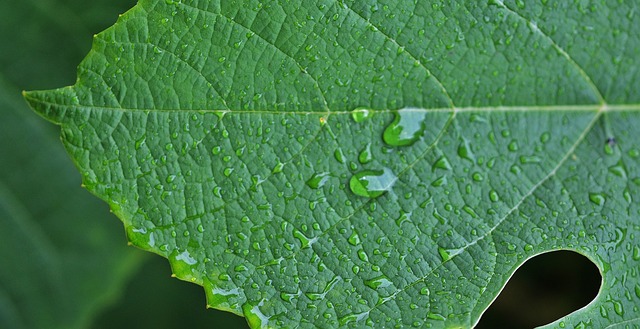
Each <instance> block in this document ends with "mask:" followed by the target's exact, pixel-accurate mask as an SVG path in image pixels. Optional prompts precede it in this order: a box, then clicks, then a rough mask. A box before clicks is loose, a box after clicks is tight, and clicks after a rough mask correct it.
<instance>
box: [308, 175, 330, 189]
mask: <svg viewBox="0 0 640 329" xmlns="http://www.w3.org/2000/svg"><path fill="white" fill-rule="evenodd" d="M327 180H329V173H328V172H321V173H315V174H313V176H311V178H309V179H308V180H307V186H309V187H310V188H313V189H319V188H321V187H323V186H324V184H326V183H327Z"/></svg>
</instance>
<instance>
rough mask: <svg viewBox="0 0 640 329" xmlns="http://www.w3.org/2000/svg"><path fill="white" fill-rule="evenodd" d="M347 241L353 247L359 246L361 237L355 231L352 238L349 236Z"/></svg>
mask: <svg viewBox="0 0 640 329" xmlns="http://www.w3.org/2000/svg"><path fill="white" fill-rule="evenodd" d="M347 241H349V243H350V244H351V245H352V246H357V245H359V244H360V236H358V232H356V231H353V233H351V236H349V239H347Z"/></svg>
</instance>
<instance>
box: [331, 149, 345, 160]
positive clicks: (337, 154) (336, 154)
mask: <svg viewBox="0 0 640 329" xmlns="http://www.w3.org/2000/svg"><path fill="white" fill-rule="evenodd" d="M333 156H334V157H335V158H336V160H337V161H338V162H340V163H344V154H342V150H340V149H336V150H335V151H334V152H333Z"/></svg>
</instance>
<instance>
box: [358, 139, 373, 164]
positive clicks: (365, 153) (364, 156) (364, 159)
mask: <svg viewBox="0 0 640 329" xmlns="http://www.w3.org/2000/svg"><path fill="white" fill-rule="evenodd" d="M371 160H373V156H372V155H371V143H367V146H365V148H364V149H363V150H362V151H361V152H360V155H359V156H358V161H360V163H362V164H367V163H369V162H371Z"/></svg>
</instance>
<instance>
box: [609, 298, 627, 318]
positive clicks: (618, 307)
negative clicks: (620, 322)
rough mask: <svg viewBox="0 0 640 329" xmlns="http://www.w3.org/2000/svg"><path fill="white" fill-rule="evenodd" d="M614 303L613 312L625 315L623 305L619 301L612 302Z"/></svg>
mask: <svg viewBox="0 0 640 329" xmlns="http://www.w3.org/2000/svg"><path fill="white" fill-rule="evenodd" d="M611 302H612V303H613V310H614V311H615V312H616V314H618V315H624V308H622V303H620V302H618V301H611Z"/></svg>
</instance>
